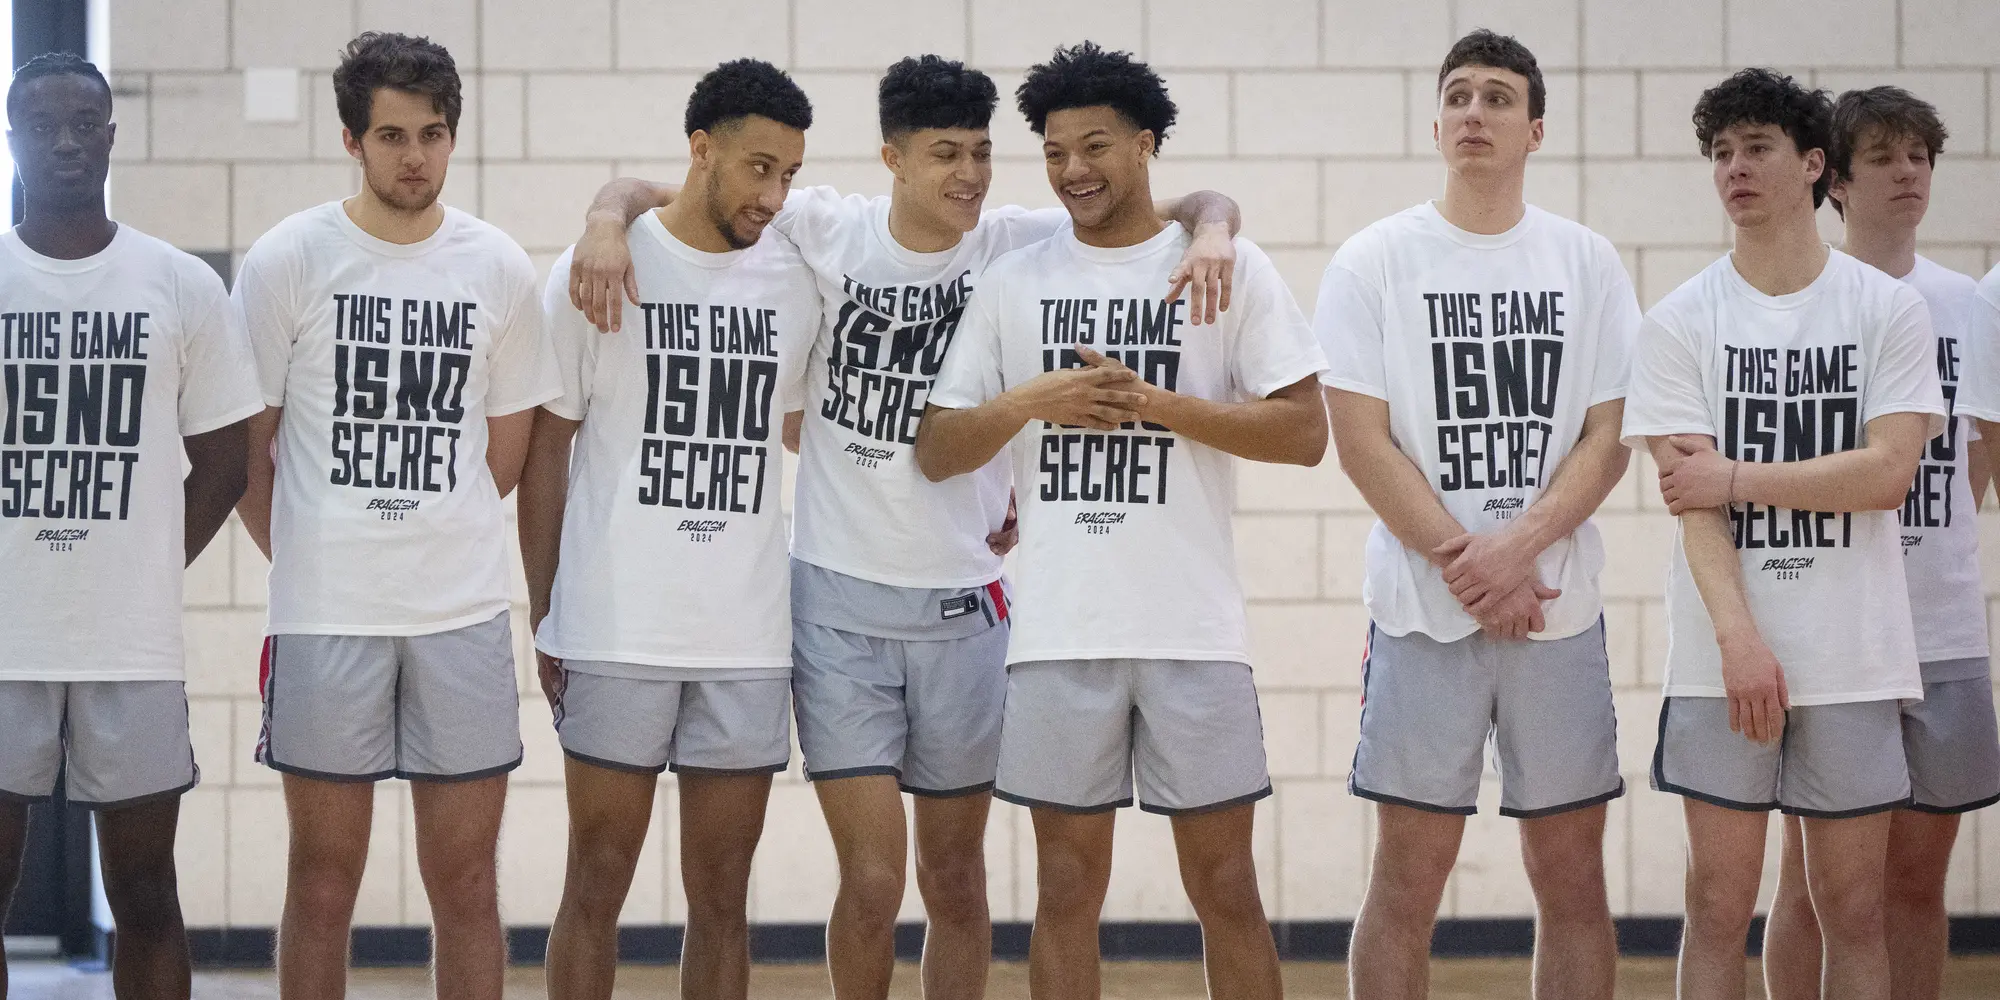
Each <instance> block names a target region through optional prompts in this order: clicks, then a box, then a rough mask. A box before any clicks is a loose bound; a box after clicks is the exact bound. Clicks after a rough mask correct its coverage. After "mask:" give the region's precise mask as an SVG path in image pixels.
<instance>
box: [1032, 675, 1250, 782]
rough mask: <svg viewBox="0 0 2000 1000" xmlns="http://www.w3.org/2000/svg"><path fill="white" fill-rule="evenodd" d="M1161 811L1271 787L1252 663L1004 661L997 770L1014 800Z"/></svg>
mask: <svg viewBox="0 0 2000 1000" xmlns="http://www.w3.org/2000/svg"><path fill="white" fill-rule="evenodd" d="M1135 779H1136V784H1137V786H1138V792H1139V803H1140V806H1139V807H1140V808H1141V809H1144V810H1146V811H1147V812H1154V813H1161V814H1164V815H1168V816H1175V815H1189V814H1193V813H1202V812H1211V811H1215V810H1219V809H1227V808H1230V807H1232V806H1238V805H1243V804H1246V803H1250V802H1255V801H1256V800H1258V799H1261V798H1263V797H1265V796H1267V795H1269V794H1271V777H1270V773H1269V772H1268V771H1267V770H1266V769H1265V766H1264V723H1263V718H1262V716H1261V715H1260V714H1259V712H1258V710H1257V687H1256V685H1255V684H1253V683H1252V682H1251V679H1250V665H1249V664H1247V663H1239V662H1236V661H1232V660H1130V659H1114V660H1038V661H1031V662H1025V663H1016V664H1013V665H1012V666H1010V667H1008V668H1007V711H1006V722H1005V724H1004V725H1002V727H1001V729H1000V777H999V785H998V787H996V788H995V789H994V792H993V794H994V795H995V796H997V797H999V798H1001V799H1005V800H1006V801H1008V802H1012V803H1014V804H1016V805H1023V806H1028V807H1031V808H1037V809H1056V810H1060V811H1062V812H1072V813H1093V812H1104V811H1107V810H1111V809H1118V808H1122V807H1124V806H1129V805H1131V804H1132V791H1133V786H1134V784H1135Z"/></svg>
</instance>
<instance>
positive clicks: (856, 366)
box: [569, 55, 1236, 1000]
mask: <svg viewBox="0 0 2000 1000" xmlns="http://www.w3.org/2000/svg"><path fill="white" fill-rule="evenodd" d="M878 97H879V100H878V109H877V111H878V118H879V121H880V124H881V131H882V162H883V165H884V166H886V167H887V168H888V170H889V173H890V176H891V185H890V194H889V195H888V196H887V197H876V198H867V197H862V196H858V195H848V196H845V197H843V196H841V195H840V194H839V193H838V192H836V191H835V190H834V189H832V188H829V187H808V188H803V189H799V190H794V191H793V192H791V194H790V196H789V197H788V198H787V199H786V201H785V205H784V209H783V210H782V211H780V212H778V213H777V215H776V216H775V217H774V218H773V219H772V220H771V225H772V227H773V228H774V229H776V230H777V231H778V232H779V233H782V234H784V235H785V236H786V237H788V238H790V239H791V240H792V241H794V242H795V243H797V244H798V247H799V250H800V251H801V253H802V254H803V255H804V257H805V260H806V263H807V265H808V266H810V267H811V268H812V270H813V273H814V275H815V276H816V277H817V279H818V285H819V290H820V295H821V298H822V301H823V311H824V319H823V322H822V324H821V327H820V330H819V331H818V334H817V337H816V338H815V340H814V343H813V346H812V351H811V359H810V362H809V369H810V371H811V372H812V377H811V379H810V385H809V387H808V391H807V397H806V398H805V399H804V400H803V401H802V404H803V405H802V406H801V407H800V408H801V410H802V412H795V413H792V414H790V415H789V416H788V417H787V418H786V423H785V427H786V436H787V440H788V441H789V442H791V444H792V446H793V447H795V448H796V449H797V450H798V452H799V474H798V488H797V494H796V499H795V506H796V511H795V520H794V530H793V538H792V577H793V578H792V622H793V624H792V628H793V645H794V656H793V659H794V662H795V667H794V670H793V674H792V688H793V700H794V702H795V709H796V712H797V716H798V724H799V747H800V750H801V752H802V753H803V755H804V757H805V772H806V778H807V779H808V780H810V781H811V782H812V783H813V789H814V791H815V792H817V793H818V796H819V801H820V807H821V811H822V812H823V813H824V814H825V816H826V821H827V826H828V828H829V829H830V830H831V832H832V837H833V843H834V851H835V855H836V857H837V858H838V859H839V866H840V889H839V892H838V894H837V895H836V896H835V899H834V904H833V913H832V914H831V915H830V917H829V919H828V921H827V965H828V968H829V970H830V972H831V974H832V978H833V983H834V991H835V992H836V993H837V994H838V995H839V996H841V997H842V998H843V1000H845V998H857V1000H869V998H876V1000H879V998H882V997H886V996H887V995H888V990H889V983H890V976H891V973H892V971H893V969H894V966H895V929H896V914H897V913H898V911H899V910H900V909H901V908H902V902H903V896H904V892H905V885H904V873H905V872H906V871H907V870H908V867H909V865H908V855H909V837H910V833H911V825H910V823H909V822H908V819H907V815H908V814H907V813H906V812H905V809H904V805H903V801H902V794H903V793H907V794H909V795H910V796H911V798H912V800H913V805H914V809H913V812H914V813H915V818H916V822H915V825H914V832H915V841H916V843H915V848H916V873H917V891H918V893H919V894H920V895H921V896H922V897H923V901H924V914H925V918H926V919H927V921H928V928H927V930H926V933H925V935H924V961H923V981H924V984H925V990H926V993H927V995H929V996H932V997H934V998H935V997H948V998H958V997H978V996H980V995H982V994H983V993H984V991H985V984H986V975H987V966H988V964H989V961H990V958H991V954H992V938H993V935H992V921H991V917H990V915H989V913H988V910H987V904H986V861H985V838H986V826H987V815H988V812H989V811H990V808H991V804H992V794H991V792H992V788H993V780H994V774H995V770H996V768H997V767H998V760H999V752H1000V719H1001V705H1002V702H1003V700H1004V699H1005V697H1006V689H1007V680H1006V666H1005V657H1006V650H1007V638H1008V609H1007V596H1006V591H1005V589H1004V586H1003V583H1002V580H1001V575H1000V570H1001V557H1002V556H1004V555H1005V554H1006V553H1007V551H1008V549H1009V548H1011V547H1012V546H1013V544H1014V540H1015V534H1014V532H1013V515H1012V513H1011V511H1010V507H1011V505H1010V502H1009V486H1010V482H1011V477H1010V474H1009V473H1008V471H1007V467H1006V464H1005V463H1003V462H994V463H992V464H991V465H989V466H988V467H986V468H984V469H982V470H980V471H979V472H978V473H977V474H975V475H971V476H965V477H962V478H959V479H954V480H951V481H949V482H944V483H932V482H929V481H927V480H925V479H924V477H923V476H922V475H921V474H920V473H919V472H918V470H917V468H916V466H915V464H914V462H913V461H912V456H911V452H912V449H913V446H914V444H915V442H916V438H917V428H918V425H919V423H920V421H921V420H922V418H923V413H924V401H925V397H926V396H927V395H928V393H929V391H930V386H931V382H932V380H933V379H934V378H935V377H936V376H937V374H938V370H939V367H940V366H941V365H942V364H943V362H944V359H945V357H946V351H947V349H948V348H950V346H951V344H952V341H953V336H954V334H955V333H956V331H957V330H958V327H959V321H960V317H961V315H962V314H963V311H964V309H965V301H966V296H967V295H968V294H970V293H971V291H972V290H973V288H974V287H975V286H977V284H978V283H979V279H980V275H981V274H982V273H983V272H984V271H985V269H986V265H987V263H988V262H989V261H991V260H992V259H993V258H994V257H996V256H998V255H1000V254H1002V253H1005V252H1007V251H1009V250H1012V249H1014V248H1016V247H1022V246H1027V245H1029V244H1032V243H1036V242H1038V241H1041V240H1044V239H1047V238H1049V237H1050V236H1052V235H1054V234H1056V233H1057V232H1059V231H1060V230H1061V229H1063V228H1064V227H1066V226H1067V225H1068V224H1069V216H1068V215H1067V214H1066V213H1064V212H1063V210H1061V209H1059V208H1051V209H1041V210H1035V211H1029V210H1025V209H1022V208H1020V207H1018V206H1011V205H1010V206H1003V207H1000V208H995V209H991V210H982V206H983V205H984V203H985V199H986V193H987V189H988V187H989V186H990V185H991V183H992V180H993V164H992V153H993V140H992V137H991V135H990V134H989V133H988V126H989V125H990V123H991V119H992V116H993V110H994V107H995V104H996V102H997V100H998V91H997V89H996V88H995V87H994V85H993V81H992V79H991V78H989V77H988V76H987V75H986V74H984V73H981V72H980V71H978V70H976V69H972V68H970V67H968V66H966V65H964V64H963V63H960V62H956V61H953V60H948V59H942V58H939V57H938V56H934V55H926V56H918V57H912V58H908V59H904V60H902V61H900V62H898V63H896V64H895V65H893V66H891V67H889V70H888V72H887V73H886V74H885V75H884V76H883V77H882V80H881V83H880V87H879V93H878ZM680 193H681V188H680V186H679V185H672V184H654V183H650V182H647V181H641V180H633V179H626V180H618V181H613V182H612V183H611V184H609V185H607V186H606V187H605V188H604V190H603V192H601V193H600V194H599V196H598V199H597V202H596V203H595V204H594V205H593V206H592V208H591V214H590V216H589V221H588V225H587V228H586V231H585V233H584V236H583V238H582V239H581V240H579V241H578V243H577V246H576V251H575V254H574V256H573V258H572V261H571V267H570V271H569V274H570V294H571V297H572V300H573V301H574V302H575V303H576V304H577V306H578V308H580V309H581V310H582V311H583V312H584V314H585V315H587V316H589V317H591V319H592V320H593V321H595V322H597V323H598V325H599V327H600V328H602V329H606V330H617V329H619V328H620V324H621V311H620V310H619V309H618V308H616V306H617V305H618V298H619V296H620V295H621V294H622V295H624V296H625V297H626V298H627V299H628V300H631V301H635V302H636V301H637V300H636V298H634V296H635V295H636V294H637V292H636V290H635V289H633V288H631V287H629V285H628V281H629V279H630V275H631V263H630V257H629V254H628V253H627V235H626V229H627V226H628V224H629V223H630V221H631V220H632V219H634V218H636V217H638V216H639V215H641V214H642V213H644V212H646V211H648V210H650V209H652V208H655V207H657V206H661V205H671V204H672V203H673V202H674V200H675V197H676V195H678V194H680ZM1153 209H1154V211H1155V212H1156V213H1158V214H1160V215H1161V216H1162V217H1171V218H1177V219H1178V220H1179V221H1180V224H1181V225H1182V226H1184V227H1185V228H1186V229H1187V230H1188V231H1189V232H1191V233H1192V234H1193V239H1192V240H1190V241H1189V243H1188V246H1187V248H1186V251H1185V254H1184V259H1183V261H1182V266H1180V267H1178V268H1176V269H1175V271H1174V272H1173V273H1172V275H1170V276H1163V278H1162V281H1161V283H1160V287H1158V288H1155V289H1152V290H1150V291H1149V293H1148V294H1150V295H1152V296H1154V297H1158V296H1159V295H1160V294H1161V293H1167V294H1168V295H1169V297H1172V296H1175V295H1178V294H1179V293H1180V289H1181V288H1182V287H1183V286H1186V287H1188V288H1189V289H1190V291H1191V292H1192V294H1193V297H1194V305H1195V307H1196V310H1195V312H1194V313H1191V314H1190V318H1194V319H1206V320H1208V321H1209V322H1213V321H1214V318H1215V315H1216V314H1217V313H1218V312H1220V311H1221V310H1222V309H1224V308H1225V307H1227V306H1228V305H1229V299H1230V291H1231V281H1232V266H1233V262H1234V260H1235V244H1234V243H1233V242H1232V241H1231V239H1230V234H1231V232H1232V231H1233V230H1234V228H1235V226H1236V207H1235V205H1234V203H1232V202H1230V201H1229V200H1228V199H1227V198H1224V197H1222V196H1221V195H1217V194H1214V193H1212V192H1201V193H1198V194H1195V195H1190V196H1187V197H1185V198H1180V199H1172V200H1168V201H1164V202H1161V203H1159V204H1156V205H1154V206H1153ZM1103 377H1105V378H1111V377H1113V376H1109V375H1106V376H1103Z"/></svg>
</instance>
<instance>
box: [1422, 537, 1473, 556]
mask: <svg viewBox="0 0 2000 1000" xmlns="http://www.w3.org/2000/svg"><path fill="white" fill-rule="evenodd" d="M1471 544H1472V535H1471V533H1470V532H1468V533H1466V534H1463V535H1460V536H1458V537H1457V538H1451V539H1447V540H1446V541H1445V543H1444V544H1442V545H1439V546H1438V547H1437V548H1434V549H1432V550H1431V551H1432V552H1433V553H1435V554H1437V555H1440V556H1456V555H1458V554H1459V553H1460V552H1464V551H1465V547H1466V546H1468V545H1471Z"/></svg>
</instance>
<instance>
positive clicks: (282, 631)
mask: <svg viewBox="0 0 2000 1000" xmlns="http://www.w3.org/2000/svg"><path fill="white" fill-rule="evenodd" d="M507 610H508V604H507V602H505V601H502V602H500V603H499V604H495V605H491V606H490V607H486V608H484V609H482V610H479V611H475V612H472V613H470V614H465V615H460V616H459V617H457V618H450V619H446V620H444V621H441V622H424V623H421V624H410V625H322V624H318V623H314V622H272V623H271V624H269V625H267V626H265V627H264V634H265V635H382V636H412V635H436V634H438V633H439V632H450V631H452V630H453V629H461V628H465V627H466V626H468V625H478V624H480V623H482V622H488V621H492V620H493V619H494V617H495V616H497V615H500V614H502V613H504V612H505V611H507Z"/></svg>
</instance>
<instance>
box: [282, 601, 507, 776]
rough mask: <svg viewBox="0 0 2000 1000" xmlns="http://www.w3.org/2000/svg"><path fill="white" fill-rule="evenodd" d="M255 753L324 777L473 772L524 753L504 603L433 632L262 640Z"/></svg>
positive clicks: (496, 767) (287, 768) (288, 769)
mask: <svg viewBox="0 0 2000 1000" xmlns="http://www.w3.org/2000/svg"><path fill="white" fill-rule="evenodd" d="M261 672H262V675H263V677H262V682H261V687H262V689H263V693H264V730H263V733H262V734H261V735H260V736H259V737H258V739H257V761H258V762H259V763H261V764H265V765H267V766H269V767H271V768H272V769H274V770H278V771H283V772H285V773H287V774H297V775H301V776H303V777H308V778H319V779H321V780H324V781H380V780H382V779H383V778H407V779H410V780H412V781H472V780H475V779H478V778H487V777H491V776H493V775H496V774H504V773H506V772H508V771H511V770H513V769H514V768H516V767H519V766H520V764H521V698H520V694H519V692H518V690H517V689H516V687H515V681H514V642H513V632H512V629H511V627H510V625H509V624H508V621H507V613H506V612H504V611H503V612H501V613H500V614H498V615H495V616H494V617H492V618H491V619H488V620H487V621H484V622H481V623H479V624H477V625H467V626H465V627H464V628H457V629H452V630H451V631H448V632H437V633H434V634H431V635H402V636H396V635H274V636H269V637H267V638H266V639H265V640H264V664H263V670H262V671H261Z"/></svg>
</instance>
